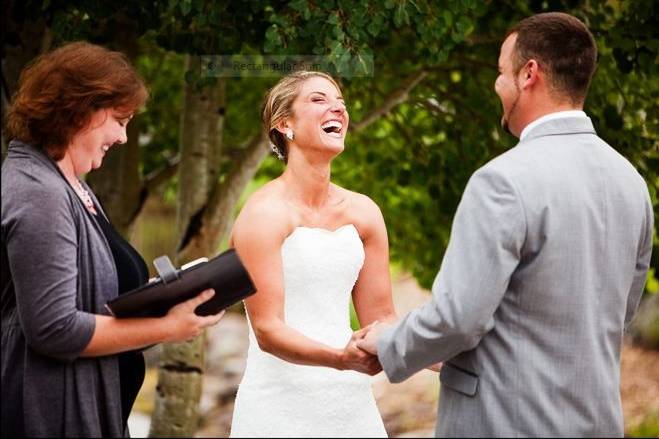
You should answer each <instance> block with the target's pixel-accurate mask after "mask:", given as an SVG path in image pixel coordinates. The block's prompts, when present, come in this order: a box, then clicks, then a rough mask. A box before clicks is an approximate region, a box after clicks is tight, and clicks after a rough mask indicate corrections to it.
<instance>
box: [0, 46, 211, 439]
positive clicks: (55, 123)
mask: <svg viewBox="0 0 659 439" xmlns="http://www.w3.org/2000/svg"><path fill="white" fill-rule="evenodd" d="M147 94H148V93H147V89H146V87H145V85H144V83H143V81H142V80H141V79H140V77H139V76H138V74H137V73H136V71H135V70H134V68H133V67H132V66H131V65H130V63H129V62H128V60H127V58H126V57H125V56H124V55H122V54H121V53H118V52H113V51H110V50H107V49H105V48H102V47H100V46H96V45H92V44H88V43H83V42H78V43H71V44H67V45H65V46H62V47H60V48H58V49H56V50H54V51H52V52H50V53H47V54H45V55H42V56H40V57H39V58H37V59H36V60H35V61H34V62H33V63H31V64H30V65H29V66H28V67H27V68H26V69H25V70H24V71H23V72H22V74H21V77H20V81H19V86H18V91H17V93H16V95H15V96H14V99H13V102H12V105H11V108H10V110H9V113H8V116H7V121H6V123H7V129H8V134H9V138H10V139H13V140H11V142H10V144H9V149H8V155H7V158H6V159H5V160H4V163H3V165H2V259H1V264H2V267H1V268H2V279H1V284H0V287H1V288H2V292H1V294H2V296H1V299H2V310H1V311H2V359H1V363H2V401H1V402H2V437H11V436H32V437H72V436H76V437H79V436H86V437H122V436H123V437H125V436H128V434H129V433H128V429H127V419H128V414H129V412H130V409H131V406H132V404H133V401H134V399H135V397H136V396H137V392H138V391H139V388H140V386H141V385H142V381H143V379H144V361H143V358H142V354H141V353H140V352H139V349H140V348H143V347H146V346H149V345H153V344H155V343H159V342H172V341H184V340H187V339H190V338H192V337H194V336H195V335H197V334H199V333H200V332H201V330H202V329H203V328H204V327H206V326H209V325H213V324H215V323H217V321H219V319H220V318H221V314H218V315H215V316H208V317H199V316H197V315H196V314H195V313H194V309H195V307H196V306H197V305H198V304H200V303H202V302H204V301H206V300H208V299H209V298H210V297H211V296H212V294H213V291H212V290H207V291H204V292H203V293H201V294H200V295H199V296H197V297H196V298H193V299H191V300H189V301H187V302H183V303H181V304H179V305H178V306H176V307H174V308H172V309H171V310H170V312H169V313H168V314H167V315H166V316H165V317H161V318H139V319H137V318H135V319H116V318H114V317H111V316H109V315H108V313H107V312H106V311H105V309H104V304H105V303H106V302H107V301H108V300H110V299H112V298H114V297H116V296H117V295H118V294H121V293H122V292H125V291H128V290H131V289H133V288H135V287H138V286H140V285H141V284H144V283H145V282H147V280H148V271H147V267H146V264H145V263H144V261H143V259H142V258H141V257H140V255H139V254H138V253H137V252H136V251H135V249H134V248H132V247H131V245H130V244H129V243H128V242H126V241H125V240H124V239H123V238H122V237H121V236H120V235H119V234H118V233H117V232H116V231H115V230H114V228H113V227H112V225H111V224H110V223H109V221H108V218H107V216H106V214H105V212H104V211H103V209H102V207H101V205H100V204H99V202H98V200H97V199H96V197H95V196H94V194H93V193H92V191H91V190H90V188H89V187H88V186H87V185H86V184H85V183H84V182H83V181H82V180H81V179H80V178H81V176H83V175H84V174H86V173H87V172H89V171H90V170H92V169H95V168H98V167H99V166H101V164H102V162H103V157H104V156H105V154H106V153H107V152H108V150H110V149H112V148H116V147H118V146H117V145H120V144H122V143H125V142H126V125H127V124H128V123H129V121H130V119H131V117H132V116H133V114H134V113H135V111H137V110H138V109H139V108H140V107H141V106H142V105H143V104H144V102H145V101H146V99H147Z"/></svg>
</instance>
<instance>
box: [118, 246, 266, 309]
mask: <svg viewBox="0 0 659 439" xmlns="http://www.w3.org/2000/svg"><path fill="white" fill-rule="evenodd" d="M153 264H154V265H155V267H156V270H157V271H158V274H159V277H158V278H156V280H155V281H152V282H149V283H148V284H146V285H143V286H141V287H139V288H136V289H134V290H132V291H130V292H128V293H125V294H122V295H121V296H119V297H117V298H115V299H112V300H110V301H109V302H107V303H106V304H105V307H106V308H107V310H108V311H110V313H111V314H112V315H113V316H115V317H161V316H164V315H165V314H167V311H168V310H169V309H170V308H171V307H173V306H174V305H176V304H178V303H180V302H183V301H185V300H188V299H191V298H193V297H194V296H196V295H198V294H199V293H201V292H202V291H203V290H205V289H207V288H213V289H215V295H214V296H213V297H212V298H211V299H210V300H208V301H207V302H204V303H202V304H201V305H199V306H198V307H197V308H196V309H195V313H196V314H197V315H200V316H206V315H211V314H217V313H218V312H220V311H221V310H223V309H225V308H227V307H229V306H231V305H233V304H234V303H236V302H238V301H239V300H242V299H244V298H245V297H248V296H250V295H251V294H254V293H255V292H256V289H255V288H254V284H253V283H252V280H251V279H250V277H249V273H247V270H245V267H244V266H243V264H242V262H241V261H240V258H239V257H238V254H237V253H236V251H235V250H234V249H230V250H227V251H225V252H224V253H222V254H220V255H219V256H217V257H215V258H213V259H211V260H210V261H205V262H200V263H197V264H195V265H192V266H190V267H187V268H185V267H186V266H184V268H182V269H179V270H176V269H175V268H174V266H173V265H172V263H171V261H170V260H169V258H168V257H167V256H160V257H159V258H156V259H155V260H154V261H153Z"/></svg>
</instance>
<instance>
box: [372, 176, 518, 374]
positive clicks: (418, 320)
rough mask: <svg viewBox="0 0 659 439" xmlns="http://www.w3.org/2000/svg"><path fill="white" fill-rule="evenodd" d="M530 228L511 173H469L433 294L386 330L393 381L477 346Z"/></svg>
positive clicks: (382, 355) (383, 342) (383, 354)
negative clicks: (424, 303) (527, 225)
mask: <svg viewBox="0 0 659 439" xmlns="http://www.w3.org/2000/svg"><path fill="white" fill-rule="evenodd" d="M525 235H526V221H525V217H524V211H523V209H522V205H521V200H520V197H519V195H518V192H517V190H516V189H515V187H514V184H513V183H512V181H511V180H510V179H509V178H507V177H505V176H504V175H503V174H502V173H501V172H498V171H496V170H495V169H494V168H493V167H490V166H486V167H484V168H481V169H480V170H478V171H477V172H476V173H475V174H474V175H473V176H472V177H471V179H470V180H469V183H468V184H467V187H466V189H465V192H464V194H463V196H462V200H461V201H460V205H459V206H458V209H457V211H456V214H455V218H454V220H453V226H452V230H451V238H450V241H449V245H448V248H447V249H446V253H445V255H444V259H443V261H442V266H441V269H440V271H439V273H438V274H437V277H436V278H435V282H434V284H433V287H432V300H431V301H430V302H429V303H428V304H426V305H424V306H422V307H420V308H417V309H415V310H413V311H412V312H410V313H409V314H408V315H407V316H405V317H404V318H403V319H402V320H401V321H400V322H399V323H398V324H397V325H396V326H395V327H393V328H391V329H390V330H388V331H384V332H383V334H382V335H381V337H380V339H379V342H378V356H379V359H380V362H381V363H382V367H383V368H384V371H385V373H386V374H387V377H388V378H389V380H390V381H391V382H400V381H403V380H404V379H406V378H408V377H409V376H411V375H412V374H414V373H415V372H417V371H419V370H421V369H423V368H424V367H426V366H429V365H431V364H434V363H437V362H439V361H445V360H448V359H450V358H452V357H454V356H455V355H457V354H458V353H460V352H462V351H466V350H470V349H473V348H474V347H475V346H476V345H477V344H478V342H479V341H480V340H481V338H482V337H483V335H485V334H486V333H487V332H488V331H490V330H491V329H492V327H493V325H494V319H493V315H494V312H495V310H496V309H497V307H498V306H499V303H500V302H501V300H502V298H503V295H504V293H505V291H506V289H507V287H508V282H509V280H510V276H511V274H512V272H513V271H514V270H515V267H516V266H517V264H518V262H519V259H520V251H521V247H522V245H523V243H524V238H525Z"/></svg>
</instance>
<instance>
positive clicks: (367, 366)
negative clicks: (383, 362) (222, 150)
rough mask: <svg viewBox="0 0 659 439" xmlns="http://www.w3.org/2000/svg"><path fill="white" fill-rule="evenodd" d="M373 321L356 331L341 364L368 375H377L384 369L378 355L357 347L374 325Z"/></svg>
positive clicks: (344, 351)
mask: <svg viewBox="0 0 659 439" xmlns="http://www.w3.org/2000/svg"><path fill="white" fill-rule="evenodd" d="M373 325H374V324H373V323H371V324H370V325H368V326H365V327H364V328H362V329H360V330H358V331H356V332H354V333H353V334H352V337H351V338H350V341H349V342H348V344H347V345H346V347H345V348H344V349H343V353H342V354H341V364H342V365H343V368H344V369H351V370H356V371H357V372H362V373H365V374H368V375H371V376H372V375H375V374H377V373H379V372H380V371H382V366H380V361H379V360H378V357H377V356H375V355H372V354H370V353H368V352H365V351H364V350H362V349H360V348H359V347H357V345H358V343H359V342H360V341H361V340H362V339H363V337H364V336H365V335H366V334H367V333H368V331H369V330H370V329H371V328H372V327H373Z"/></svg>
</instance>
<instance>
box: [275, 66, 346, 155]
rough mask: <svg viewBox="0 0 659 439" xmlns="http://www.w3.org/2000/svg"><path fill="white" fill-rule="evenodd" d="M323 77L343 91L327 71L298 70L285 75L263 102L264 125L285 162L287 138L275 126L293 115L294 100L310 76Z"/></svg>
mask: <svg viewBox="0 0 659 439" xmlns="http://www.w3.org/2000/svg"><path fill="white" fill-rule="evenodd" d="M313 77H321V78H325V79H327V80H328V81H329V82H331V83H332V84H334V86H335V87H336V89H337V90H339V91H341V87H339V84H338V83H337V82H336V81H335V80H334V78H332V77H331V76H330V75H328V74H327V73H323V72H314V71H298V72H294V73H291V74H290V75H286V76H284V77H283V78H282V79H281V80H279V82H278V83H277V84H276V85H275V86H274V87H272V88H271V89H270V90H269V91H268V94H267V95H266V97H265V102H264V104H263V112H262V119H263V127H264V128H265V130H266V131H267V132H268V137H270V141H271V142H272V144H273V145H274V146H275V148H277V150H278V152H279V154H281V156H282V157H283V160H284V162H285V163H287V162H288V145H287V143H286V138H285V137H284V135H283V134H282V133H280V132H279V131H277V129H275V127H276V126H277V125H278V124H279V122H280V121H281V120H282V119H285V118H287V117H290V116H292V115H293V102H294V101H295V99H296V98H297V96H298V94H299V93H300V87H301V86H302V84H303V83H304V82H305V81H306V80H307V79H309V78H313Z"/></svg>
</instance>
